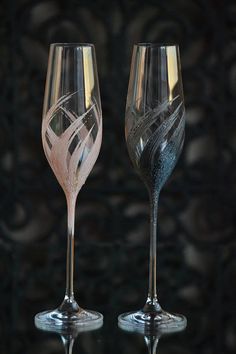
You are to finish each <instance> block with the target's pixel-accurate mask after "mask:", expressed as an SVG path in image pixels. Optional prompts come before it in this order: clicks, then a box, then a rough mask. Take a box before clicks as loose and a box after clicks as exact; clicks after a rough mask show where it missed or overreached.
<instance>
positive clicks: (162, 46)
mask: <svg viewBox="0 0 236 354" xmlns="http://www.w3.org/2000/svg"><path fill="white" fill-rule="evenodd" d="M135 46H136V47H150V48H167V47H178V46H179V45H178V44H177V43H151V42H147V43H145V42H141V43H136V44H135Z"/></svg>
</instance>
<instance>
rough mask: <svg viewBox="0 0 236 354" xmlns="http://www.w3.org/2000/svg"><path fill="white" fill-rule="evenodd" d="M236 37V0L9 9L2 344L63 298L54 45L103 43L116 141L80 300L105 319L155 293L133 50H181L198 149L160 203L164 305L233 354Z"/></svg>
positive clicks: (2, 158)
mask: <svg viewBox="0 0 236 354" xmlns="http://www.w3.org/2000/svg"><path fill="white" fill-rule="evenodd" d="M235 37H236V2H235V1H213V0H212V1H211V0H188V1H186V0H182V1H181V0H171V1H166V0H159V1H157V0H156V1H151V0H146V1H128V0H127V1H125V0H124V1H122V0H120V1H112V0H110V1H108V0H107V1H105V0H104V1H101V0H98V1H92V0H86V1H78V0H77V1H75V0H67V1H56V0H54V1H53V0H46V1H43V0H39V1H37V0H26V1H23V0H19V1H13V0H12V1H8V2H7V1H6V2H5V3H3V2H2V4H1V7H0V77H1V87H0V89H1V94H0V110H1V116H0V119H1V120H0V123H1V128H0V196H1V198H0V279H1V280H0V302H1V323H0V331H1V334H2V335H7V333H8V330H10V329H12V326H13V327H15V328H17V329H18V330H22V331H23V330H24V329H26V328H27V326H28V324H29V322H30V321H31V320H32V318H33V315H34V314H35V313H36V312H38V311H40V310H43V309H47V308H51V307H55V306H56V305H58V304H59V303H60V301H61V300H62V298H63V295H64V286H65V281H64V278H65V249H66V204H65V197H64V195H63V192H62V190H61V189H60V187H59V185H58V184H57V182H56V179H55V177H54V176H53V174H52V172H51V170H50V167H49V165H48V164H47V162H46V158H45V156H44V153H43V150H42V144H41V112H42V103H43V94H44V83H45V76H46V69H47V57H48V50H49V44H50V43H53V42H90V43H94V44H95V46H96V52H97V61H98V73H99V79H100V89H101V98H102V106H103V121H104V134H103V144H102V149H101V153H100V156H99V159H98V161H97V163H96V165H95V167H94V169H93V171H92V173H91V175H90V177H89V178H88V180H87V182H86V184H85V186H84V187H83V189H82V191H81V192H80V193H79V196H78V203H77V211H76V275H75V289H76V294H77V298H78V301H79V303H80V304H81V306H83V307H88V308H91V309H95V310H99V311H101V312H103V313H104V314H105V315H106V314H108V313H111V312H112V313H114V314H116V313H120V312H124V311H126V310H132V309H138V308H140V307H141V306H142V305H143V303H144V301H145V296H146V292H147V281H148V278H147V274H148V247H149V207H148V196H147V192H146V190H145V188H144V186H143V184H142V183H141V181H140V180H139V179H138V177H137V176H136V175H135V173H134V170H133V169H132V166H131V163H130V161H129V158H128V155H127V150H126V146H125V140H124V111H125V101H126V93H127V85H128V76H129V69H130V60H131V53H132V45H133V43H137V42H150V41H151V42H176V43H179V45H180V53H181V62H182V74H183V84H184V92H185V103H186V109H187V117H186V118H187V126H186V142H185V147H184V151H183V153H182V156H181V159H180V160H179V162H178V165H177V167H176V169H175V171H174V173H173V175H172V177H171V178H170V180H169V182H168V183H167V184H166V186H165V187H164V189H163V191H162V194H161V201H160V210H159V234H158V239H159V245H158V289H159V299H160V301H161V304H162V306H163V307H164V308H165V309H168V310H171V311H176V312H181V313H184V314H185V315H186V316H187V317H188V319H189V321H191V323H192V327H191V328H192V329H191V331H192V338H193V339H192V345H194V346H195V348H197V349H198V350H199V353H202V354H204V353H207V354H208V353H210V354H211V353H214V354H217V353H223V354H226V353H235V349H236V335H235V333H236V332H235V331H236V322H235V315H236V306H235V304H236V302H235V297H236V281H235V279H236V267H235V266H236V258H235V255H236V248H235V246H236V244H235V223H236V218H235V216H236V215H235V214H236V212H235V210H236V209H235V207H236V198H235V197H236V190H235V185H236V184H235V183H236V182H235V181H236V168H235V166H236V165H235V158H236V155H235V149H236V129H235V128H236V119H235V109H236V107H235V98H236V42H235ZM26 313H27V315H26ZM199 314H200V315H199ZM9 316H10V317H9ZM114 316H115V315H114ZM114 318H115V317H114ZM9 319H10V320H9ZM137 351H138V348H137ZM191 353H193V352H191Z"/></svg>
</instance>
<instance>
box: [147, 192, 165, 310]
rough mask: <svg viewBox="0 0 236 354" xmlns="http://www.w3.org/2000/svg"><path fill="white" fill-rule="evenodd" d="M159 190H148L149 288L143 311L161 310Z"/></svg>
mask: <svg viewBox="0 0 236 354" xmlns="http://www.w3.org/2000/svg"><path fill="white" fill-rule="evenodd" d="M158 201H159V192H157V191H154V192H150V258H149V288H148V298H147V302H146V304H145V306H144V311H145V312H150V311H151V312H152V311H161V307H160V305H159V303H158V299H157V287H156V273H157V210H158Z"/></svg>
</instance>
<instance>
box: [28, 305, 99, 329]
mask: <svg viewBox="0 0 236 354" xmlns="http://www.w3.org/2000/svg"><path fill="white" fill-rule="evenodd" d="M34 323H35V326H36V327H37V328H39V329H42V330H48V331H55V330H60V331H63V330H66V329H73V328H77V329H80V328H81V329H82V330H83V329H85V328H86V329H90V328H92V329H97V328H99V327H101V326H102V323H103V315H102V314H101V313H99V312H96V311H89V310H83V309H81V308H79V309H78V311H77V312H73V313H69V312H66V311H61V310H60V308H59V309H56V310H53V311H44V312H40V313H38V314H37V315H35V318H34Z"/></svg>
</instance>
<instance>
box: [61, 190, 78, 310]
mask: <svg viewBox="0 0 236 354" xmlns="http://www.w3.org/2000/svg"><path fill="white" fill-rule="evenodd" d="M75 204H76V198H72V197H70V196H67V217H68V235H67V254H66V293H65V298H64V301H63V303H62V304H61V306H60V310H61V311H66V312H71V313H73V312H77V311H78V310H79V306H78V304H77V303H76V301H75V299H74V229H75Z"/></svg>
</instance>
